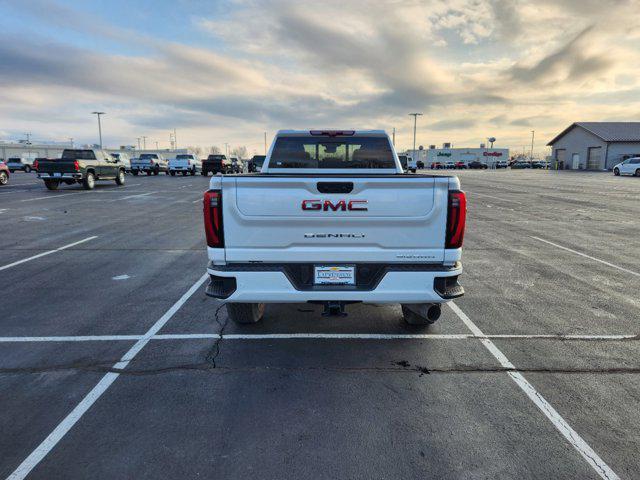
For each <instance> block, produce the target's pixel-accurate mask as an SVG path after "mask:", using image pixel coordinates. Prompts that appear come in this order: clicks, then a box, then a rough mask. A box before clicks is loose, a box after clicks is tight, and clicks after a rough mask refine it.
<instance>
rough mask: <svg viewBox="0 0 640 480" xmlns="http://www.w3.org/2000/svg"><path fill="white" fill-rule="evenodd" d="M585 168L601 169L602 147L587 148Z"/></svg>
mask: <svg viewBox="0 0 640 480" xmlns="http://www.w3.org/2000/svg"><path fill="white" fill-rule="evenodd" d="M587 170H602V147H591V148H589V156H588V157H587Z"/></svg>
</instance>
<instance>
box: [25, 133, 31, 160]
mask: <svg viewBox="0 0 640 480" xmlns="http://www.w3.org/2000/svg"><path fill="white" fill-rule="evenodd" d="M25 135H26V136H27V145H29V150H28V152H27V155H28V156H29V159H28V160H31V133H25Z"/></svg>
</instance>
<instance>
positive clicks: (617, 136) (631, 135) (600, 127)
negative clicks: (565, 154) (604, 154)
mask: <svg viewBox="0 0 640 480" xmlns="http://www.w3.org/2000/svg"><path fill="white" fill-rule="evenodd" d="M574 127H581V128H583V129H585V130H586V131H587V132H589V133H592V134H593V135H595V136H596V137H598V138H600V139H601V140H603V141H605V142H640V122H575V123H572V124H571V125H569V126H568V127H567V128H565V129H564V130H563V131H562V132H560V134H558V135H557V136H556V137H555V138H554V139H553V140H551V141H550V142H549V143H547V145H553V144H554V143H556V142H557V141H558V140H560V139H561V138H562V137H564V136H565V135H566V134H567V133H568V132H569V131H570V130H572V129H573V128H574Z"/></svg>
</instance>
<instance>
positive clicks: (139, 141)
mask: <svg viewBox="0 0 640 480" xmlns="http://www.w3.org/2000/svg"><path fill="white" fill-rule="evenodd" d="M138 150H140V137H138Z"/></svg>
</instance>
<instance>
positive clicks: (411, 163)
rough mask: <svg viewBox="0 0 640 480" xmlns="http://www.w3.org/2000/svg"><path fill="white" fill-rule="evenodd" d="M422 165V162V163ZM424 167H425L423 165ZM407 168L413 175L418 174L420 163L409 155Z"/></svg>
mask: <svg viewBox="0 0 640 480" xmlns="http://www.w3.org/2000/svg"><path fill="white" fill-rule="evenodd" d="M421 163H422V162H421ZM422 166H423V167H424V165H422ZM407 168H408V169H409V171H411V173H416V171H417V170H418V163H417V162H416V161H415V160H414V159H413V158H412V157H410V156H409V155H407Z"/></svg>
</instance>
